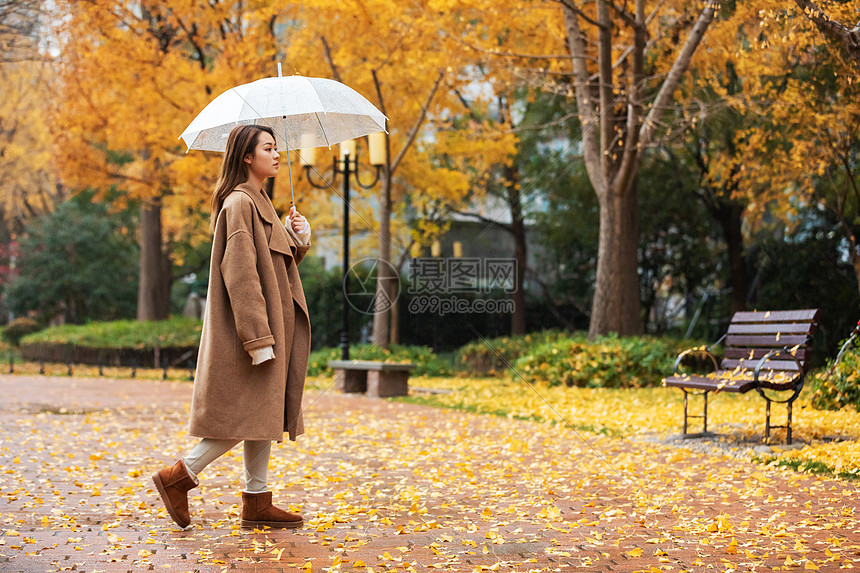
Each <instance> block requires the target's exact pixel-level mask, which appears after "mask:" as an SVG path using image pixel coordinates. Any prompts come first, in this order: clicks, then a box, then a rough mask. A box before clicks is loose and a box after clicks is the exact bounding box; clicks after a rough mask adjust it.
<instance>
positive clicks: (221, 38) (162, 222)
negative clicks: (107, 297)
mask: <svg viewBox="0 0 860 573" xmlns="http://www.w3.org/2000/svg"><path fill="white" fill-rule="evenodd" d="M56 11H57V17H56V22H57V26H58V31H57V37H58V38H59V41H60V43H61V45H60V57H59V59H58V62H57V64H58V65H57V66H56V70H57V72H58V81H59V84H60V85H59V98H60V100H61V105H58V106H57V112H56V114H55V116H54V117H53V124H54V125H55V127H56V134H55V139H56V141H57V143H58V148H59V153H58V157H57V159H58V163H59V166H60V168H61V171H62V175H63V178H64V180H65V181H66V182H67V183H68V184H70V185H72V186H74V187H76V188H84V187H90V188H93V189H97V190H100V191H102V192H103V194H102V197H106V195H105V194H104V192H105V191H107V190H109V189H112V188H113V189H114V192H113V193H112V197H114V200H117V199H116V198H117V197H119V200H122V201H127V202H133V203H134V204H139V205H140V247H141V249H140V253H141V255H140V287H139V297H138V312H137V314H138V318H139V319H141V320H152V319H162V318H166V317H167V315H168V313H169V302H170V286H171V281H172V276H171V272H172V261H171V253H170V248H169V246H170V243H171V242H172V241H174V240H176V239H177V238H180V237H185V238H190V239H191V240H193V239H194V237H198V238H199V237H201V236H202V233H203V232H204V231H203V230H204V229H205V223H204V222H203V220H204V219H205V215H201V209H202V208H203V207H202V206H203V205H205V203H206V198H207V196H208V194H209V191H210V189H211V184H212V180H213V177H214V175H215V173H216V169H217V164H216V163H215V160H216V159H217V156H215V155H213V156H204V155H203V154H197V155H195V156H193V157H189V158H186V157H184V154H183V151H184V149H183V148H182V147H181V146H180V144H179V142H178V141H177V136H178V134H179V133H181V132H182V130H183V129H184V127H185V126H186V125H187V124H188V123H189V122H190V121H191V119H192V118H193V117H194V115H195V114H196V113H197V112H198V111H199V110H200V109H202V108H203V106H204V105H205V104H206V103H208V101H209V100H210V99H212V98H213V97H214V96H215V95H217V94H218V93H220V92H222V91H224V90H226V89H228V88H230V87H232V86H233V85H236V84H240V83H245V82H247V81H250V80H251V79H256V77H258V76H259V75H261V74H262V73H263V70H264V69H268V68H271V67H273V66H274V59H275V53H276V48H275V44H276V41H275V37H274V31H273V28H272V27H271V25H270V24H271V23H272V21H273V19H274V17H275V14H274V12H271V11H270V10H269V8H268V7H267V5H266V3H254V4H252V5H248V4H247V3H245V2H216V3H207V2H180V3H169V4H168V3H165V2H155V1H149V0H146V1H143V2H130V1H125V0H94V1H92V2H75V1H69V0H60V1H58V2H57V3H56Z"/></svg>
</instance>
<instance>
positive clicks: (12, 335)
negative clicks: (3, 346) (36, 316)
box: [3, 317, 42, 346]
mask: <svg viewBox="0 0 860 573" xmlns="http://www.w3.org/2000/svg"><path fill="white" fill-rule="evenodd" d="M41 328H42V327H41V326H39V323H38V322H36V321H35V320H33V319H32V318H26V317H21V318H16V319H15V320H13V321H12V322H10V323H9V324H7V325H6V328H5V329H3V340H5V341H6V342H8V343H9V344H11V345H13V346H20V345H21V338H23V337H24V336H26V335H28V334H32V333H34V332H38V331H39V330H40V329H41Z"/></svg>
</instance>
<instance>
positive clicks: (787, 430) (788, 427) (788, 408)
mask: <svg viewBox="0 0 860 573" xmlns="http://www.w3.org/2000/svg"><path fill="white" fill-rule="evenodd" d="M762 395H763V396H764V394H762ZM764 399H765V400H766V401H767V405H766V406H765V418H764V443H766V444H768V443H770V430H771V428H785V444H786V445H788V446H790V445H791V413H792V412H791V410H792V406H793V405H794V400H789V401H788V402H786V404H785V425H784V426H772V425H771V424H770V403H771V400H769V399H768V398H767V396H765V397H764Z"/></svg>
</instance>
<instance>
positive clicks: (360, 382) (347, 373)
mask: <svg viewBox="0 0 860 573" xmlns="http://www.w3.org/2000/svg"><path fill="white" fill-rule="evenodd" d="M328 366H329V368H332V369H333V370H334V387H335V390H337V391H338V392H348V393H352V392H365V393H367V395H368V396H370V397H372V398H386V397H389V396H406V395H408V394H409V372H410V371H411V370H412V369H413V368H415V365H414V364H391V363H387V362H378V361H375V360H330V361H329V363H328Z"/></svg>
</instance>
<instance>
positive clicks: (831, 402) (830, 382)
mask: <svg viewBox="0 0 860 573" xmlns="http://www.w3.org/2000/svg"><path fill="white" fill-rule="evenodd" d="M833 362H834V361H833V360H829V361H828V362H827V364H826V365H825V366H824V368H822V369H820V370H818V371H817V372H815V373H814V374H813V375H812V381H811V384H810V385H811V387H812V389H813V394H812V406H813V407H814V408H818V409H819V410H839V409H840V408H844V407H845V406H849V405H850V406H853V407H854V409H855V410H858V411H860V339H857V340H855V341H854V344H853V345H852V346H851V347H849V348H848V349H846V350H845V353H844V354H843V355H842V358H841V359H840V360H839V362H838V363H837V364H836V365H835V366H834V364H833ZM831 369H832V370H831Z"/></svg>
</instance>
